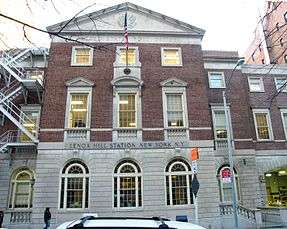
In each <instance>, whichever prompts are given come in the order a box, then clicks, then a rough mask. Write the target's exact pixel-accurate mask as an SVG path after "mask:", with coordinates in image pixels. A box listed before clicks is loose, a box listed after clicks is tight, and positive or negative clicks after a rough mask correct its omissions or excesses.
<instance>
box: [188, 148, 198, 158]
mask: <svg viewBox="0 0 287 229" xmlns="http://www.w3.org/2000/svg"><path fill="white" fill-rule="evenodd" d="M190 158H191V160H192V161H196V160H197V159H198V148H192V149H191V151H190Z"/></svg>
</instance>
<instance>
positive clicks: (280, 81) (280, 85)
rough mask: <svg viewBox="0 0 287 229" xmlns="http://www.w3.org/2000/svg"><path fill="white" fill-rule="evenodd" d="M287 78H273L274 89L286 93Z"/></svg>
mask: <svg viewBox="0 0 287 229" xmlns="http://www.w3.org/2000/svg"><path fill="white" fill-rule="evenodd" d="M286 84H287V77H276V78H275V85H276V89H277V90H278V91H279V90H280V91H282V92H287V85H286Z"/></svg>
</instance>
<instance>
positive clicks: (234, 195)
mask: <svg viewBox="0 0 287 229" xmlns="http://www.w3.org/2000/svg"><path fill="white" fill-rule="evenodd" d="M243 63H244V59H240V60H238V62H237V63H236V65H235V67H234V68H233V69H232V72H231V75H230V78H229V79H228V82H227V84H226V89H225V90H223V91H222V97H223V106H224V114H225V122H226V131H227V148H228V161H229V166H230V172H231V186H232V208H233V215H234V228H235V229H238V228H239V224H238V214H237V193H236V186H235V176H234V169H233V167H234V165H233V157H232V151H233V146H232V141H233V140H232V139H231V134H230V133H231V132H230V129H231V128H230V126H231V125H230V122H229V117H228V108H227V103H226V92H227V90H228V88H227V87H229V84H230V82H231V79H232V76H233V73H234V71H235V69H236V68H237V67H238V66H240V65H242V64H243Z"/></svg>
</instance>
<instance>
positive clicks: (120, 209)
mask: <svg viewBox="0 0 287 229" xmlns="http://www.w3.org/2000/svg"><path fill="white" fill-rule="evenodd" d="M143 210H144V209H143V207H130V208H128V207H127V208H113V211H114V212H133V211H143Z"/></svg>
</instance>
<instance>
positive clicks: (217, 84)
mask: <svg viewBox="0 0 287 229" xmlns="http://www.w3.org/2000/svg"><path fill="white" fill-rule="evenodd" d="M208 79H209V87H210V88H225V79H224V74H223V72H208Z"/></svg>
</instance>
